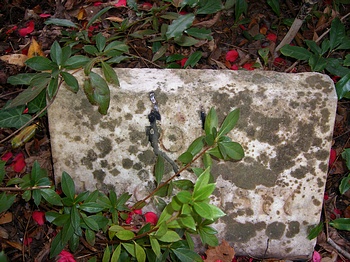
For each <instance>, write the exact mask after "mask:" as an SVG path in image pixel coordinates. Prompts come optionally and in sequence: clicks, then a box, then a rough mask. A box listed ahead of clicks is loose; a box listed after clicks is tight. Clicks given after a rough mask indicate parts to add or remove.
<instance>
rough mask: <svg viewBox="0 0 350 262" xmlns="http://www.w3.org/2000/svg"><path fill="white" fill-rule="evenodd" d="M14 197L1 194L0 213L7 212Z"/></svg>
mask: <svg viewBox="0 0 350 262" xmlns="http://www.w3.org/2000/svg"><path fill="white" fill-rule="evenodd" d="M15 199H16V195H11V194H7V193H5V192H2V193H1V194H0V213H2V212H4V211H6V210H8V209H9V208H10V207H11V206H12V204H13V203H14V202H15Z"/></svg>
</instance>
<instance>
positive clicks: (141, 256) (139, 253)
mask: <svg viewBox="0 0 350 262" xmlns="http://www.w3.org/2000/svg"><path fill="white" fill-rule="evenodd" d="M134 245H135V256H136V260H137V262H145V261H146V252H145V250H144V249H143V247H141V246H140V245H139V244H137V243H136V242H134Z"/></svg>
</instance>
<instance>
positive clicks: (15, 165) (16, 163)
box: [10, 152, 26, 173]
mask: <svg viewBox="0 0 350 262" xmlns="http://www.w3.org/2000/svg"><path fill="white" fill-rule="evenodd" d="M10 166H11V167H12V169H13V171H15V172H17V173H20V172H22V171H23V170H24V168H25V167H26V162H25V161H24V154H23V153H22V152H20V153H18V154H17V155H16V156H15V158H14V159H13V162H12V164H11V165H10Z"/></svg>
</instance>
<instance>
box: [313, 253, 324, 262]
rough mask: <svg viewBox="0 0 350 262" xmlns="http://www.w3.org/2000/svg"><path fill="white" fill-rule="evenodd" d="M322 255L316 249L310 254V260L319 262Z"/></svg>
mask: <svg viewBox="0 0 350 262" xmlns="http://www.w3.org/2000/svg"><path fill="white" fill-rule="evenodd" d="M321 260H322V257H321V255H320V253H318V252H317V251H314V253H313V254H312V262H321Z"/></svg>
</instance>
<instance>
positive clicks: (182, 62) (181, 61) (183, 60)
mask: <svg viewBox="0 0 350 262" xmlns="http://www.w3.org/2000/svg"><path fill="white" fill-rule="evenodd" d="M187 60H188V58H187V57H184V58H182V59H181V60H180V65H181V67H184V66H185V64H186V62H187Z"/></svg>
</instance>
